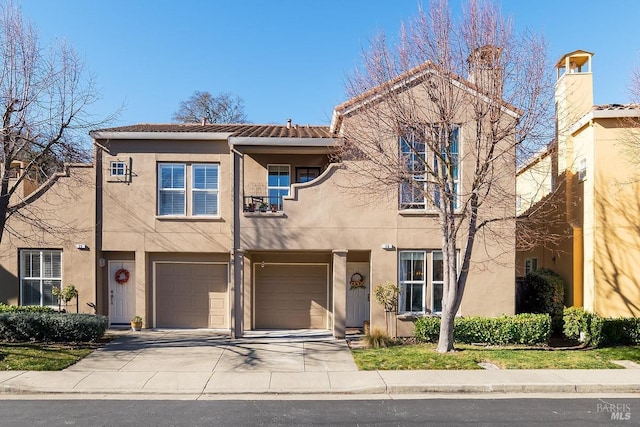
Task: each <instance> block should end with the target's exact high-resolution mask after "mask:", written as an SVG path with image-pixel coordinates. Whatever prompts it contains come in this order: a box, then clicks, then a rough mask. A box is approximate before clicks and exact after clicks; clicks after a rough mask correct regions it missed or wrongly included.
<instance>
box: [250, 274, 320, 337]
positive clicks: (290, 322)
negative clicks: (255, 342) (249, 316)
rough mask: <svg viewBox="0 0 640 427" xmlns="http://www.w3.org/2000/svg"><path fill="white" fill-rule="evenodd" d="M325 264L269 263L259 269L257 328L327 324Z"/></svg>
mask: <svg viewBox="0 0 640 427" xmlns="http://www.w3.org/2000/svg"><path fill="white" fill-rule="evenodd" d="M327 280H328V269H327V266H326V265H266V266H265V267H259V268H257V269H256V277H255V327H256V328H273V329H278V328H285V329H299V328H316V329H324V328H326V327H327V316H328V313H327Z"/></svg>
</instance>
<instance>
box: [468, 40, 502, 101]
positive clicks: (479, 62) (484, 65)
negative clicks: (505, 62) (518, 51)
mask: <svg viewBox="0 0 640 427" xmlns="http://www.w3.org/2000/svg"><path fill="white" fill-rule="evenodd" d="M501 54H502V48H500V47H498V46H492V45H486V46H482V47H479V48H477V49H475V50H474V51H473V52H472V53H471V55H469V58H467V62H468V63H469V77H468V79H469V81H470V82H471V83H473V84H475V85H476V86H478V87H479V88H480V89H481V90H482V91H484V92H486V93H487V95H490V96H492V97H494V98H501V97H502V67H501V66H500V55H501Z"/></svg>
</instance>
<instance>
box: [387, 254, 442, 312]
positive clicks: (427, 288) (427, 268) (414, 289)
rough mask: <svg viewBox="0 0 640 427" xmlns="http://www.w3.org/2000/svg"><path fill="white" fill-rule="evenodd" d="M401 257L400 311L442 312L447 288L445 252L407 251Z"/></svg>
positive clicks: (399, 280) (399, 256)
mask: <svg viewBox="0 0 640 427" xmlns="http://www.w3.org/2000/svg"><path fill="white" fill-rule="evenodd" d="M398 258H399V259H398V262H399V265H398V276H399V279H398V283H399V285H400V296H399V298H400V299H399V302H398V311H399V312H400V313H409V314H410V313H436V314H437V313H441V312H442V294H443V288H444V261H443V256H442V252H441V251H423V250H406V251H400V252H399V255H398ZM429 272H430V273H429Z"/></svg>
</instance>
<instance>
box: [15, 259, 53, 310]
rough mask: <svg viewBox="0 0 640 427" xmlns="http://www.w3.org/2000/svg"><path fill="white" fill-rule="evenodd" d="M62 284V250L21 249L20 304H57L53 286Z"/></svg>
mask: <svg viewBox="0 0 640 427" xmlns="http://www.w3.org/2000/svg"><path fill="white" fill-rule="evenodd" d="M61 286H62V251H61V250H52V249H23V250H21V251H20V304H21V305H43V306H55V305H57V302H58V299H57V298H56V297H55V296H54V295H53V288H60V287H61Z"/></svg>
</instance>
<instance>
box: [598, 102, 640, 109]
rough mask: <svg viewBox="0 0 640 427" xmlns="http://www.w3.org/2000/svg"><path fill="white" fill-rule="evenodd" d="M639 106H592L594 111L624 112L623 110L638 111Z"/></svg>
mask: <svg viewBox="0 0 640 427" xmlns="http://www.w3.org/2000/svg"><path fill="white" fill-rule="evenodd" d="M638 109H640V104H602V105H594V106H593V110H594V111H605V110H606V111H624V110H638Z"/></svg>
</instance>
